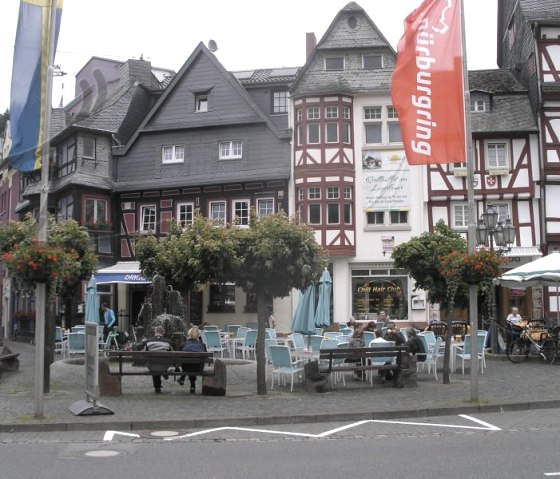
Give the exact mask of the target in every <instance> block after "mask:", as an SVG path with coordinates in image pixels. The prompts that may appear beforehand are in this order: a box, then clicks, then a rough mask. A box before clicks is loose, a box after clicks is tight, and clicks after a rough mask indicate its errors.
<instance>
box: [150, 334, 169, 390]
mask: <svg viewBox="0 0 560 479" xmlns="http://www.w3.org/2000/svg"><path fill="white" fill-rule="evenodd" d="M164 334H165V329H163V326H156V327H155V328H154V336H153V337H151V338H148V339H147V340H146V341H145V343H144V348H143V350H144V351H173V347H172V346H171V341H170V340H169V339H167V338H165V337H163V335H164ZM167 368H168V366H167V364H157V363H149V364H148V369H149V370H150V371H151V372H152V373H166V372H167ZM162 375H163V377H164V379H168V378H169V376H167V375H166V374H152V380H153V383H154V389H155V390H156V394H160V393H161V376H162Z"/></svg>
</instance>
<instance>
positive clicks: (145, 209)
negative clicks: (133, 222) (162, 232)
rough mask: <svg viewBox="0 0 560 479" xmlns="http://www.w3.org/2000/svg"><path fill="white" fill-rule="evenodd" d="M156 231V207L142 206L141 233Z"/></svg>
mask: <svg viewBox="0 0 560 479" xmlns="http://www.w3.org/2000/svg"><path fill="white" fill-rule="evenodd" d="M155 230H156V205H142V206H141V207H140V231H142V232H150V231H151V232H154V231H155Z"/></svg>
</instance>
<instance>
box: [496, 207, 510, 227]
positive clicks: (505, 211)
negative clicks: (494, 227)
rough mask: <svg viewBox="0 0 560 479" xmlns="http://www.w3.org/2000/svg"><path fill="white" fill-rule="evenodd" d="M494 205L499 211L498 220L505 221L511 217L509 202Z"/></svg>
mask: <svg viewBox="0 0 560 479" xmlns="http://www.w3.org/2000/svg"><path fill="white" fill-rule="evenodd" d="M494 207H495V209H496V210H497V211H498V221H501V222H502V223H503V222H505V221H506V220H507V219H508V218H509V217H510V214H509V204H508V203H494Z"/></svg>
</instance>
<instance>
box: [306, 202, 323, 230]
mask: <svg viewBox="0 0 560 479" xmlns="http://www.w3.org/2000/svg"><path fill="white" fill-rule="evenodd" d="M307 212H308V214H307V224H310V225H320V224H321V205H320V204H318V203H312V204H310V205H307Z"/></svg>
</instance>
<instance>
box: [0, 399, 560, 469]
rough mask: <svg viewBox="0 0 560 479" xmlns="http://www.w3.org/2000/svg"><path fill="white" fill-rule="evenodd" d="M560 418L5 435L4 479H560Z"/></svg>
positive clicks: (1, 438)
mask: <svg viewBox="0 0 560 479" xmlns="http://www.w3.org/2000/svg"><path fill="white" fill-rule="evenodd" d="M559 433H560V413H559V412H558V410H557V409H550V410H533V411H520V412H518V413H513V412H507V413H495V414H480V415H473V416H466V415H463V416H445V417H433V418H420V419H414V418H413V419H402V420H392V421H386V422H383V421H356V422H347V423H320V424H294V425H279V426H277V427H274V426H267V427H257V428H255V427H250V428H244V427H243V426H242V425H241V424H240V425H239V427H235V428H231V427H227V428H222V427H220V425H219V424H217V425H216V427H215V428H213V429H204V430H188V431H185V430H183V431H153V430H152V431H137V432H130V431H128V432H119V431H77V432H44V433H12V434H9V433H4V434H0V443H1V444H0V478H1V479H23V478H32V477H53V478H61V479H66V478H72V479H78V478H79V479H90V478H91V479H99V478H123V479H128V478H135V479H136V478H151V477H158V478H168V477H174V478H201V479H205V478H219V479H227V478H236V479H237V478H247V479H252V478H259V479H261V478H263V477H264V478H265V479H276V478H298V477H302V478H306V479H307V478H319V477H320V478H340V477H342V478H348V479H350V478H360V479H364V478H388V479H389V478H391V479H400V478H406V479H411V478H421V479H422V478H430V479H431V478H446V479H455V478H456V479H466V478H476V479H483V478H492V479H500V478H515V479H522V478H544V477H554V476H557V477H560V456H559V455H558V438H559V437H560V434H559Z"/></svg>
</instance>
